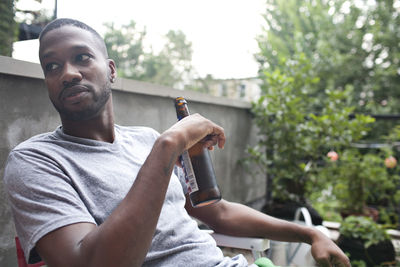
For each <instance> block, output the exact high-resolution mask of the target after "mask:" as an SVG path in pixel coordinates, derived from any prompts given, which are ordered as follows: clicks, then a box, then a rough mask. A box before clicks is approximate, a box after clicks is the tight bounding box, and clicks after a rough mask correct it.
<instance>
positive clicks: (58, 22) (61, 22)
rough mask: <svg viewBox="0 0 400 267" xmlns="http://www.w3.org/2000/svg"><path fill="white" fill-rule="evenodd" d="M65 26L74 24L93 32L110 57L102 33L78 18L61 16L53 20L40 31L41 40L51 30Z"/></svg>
mask: <svg viewBox="0 0 400 267" xmlns="http://www.w3.org/2000/svg"><path fill="white" fill-rule="evenodd" d="M63 26H74V27H77V28H81V29H83V30H86V31H88V32H90V33H92V34H93V35H94V36H95V37H96V39H97V40H98V41H99V43H100V45H101V47H102V49H103V52H104V53H105V55H106V57H108V53H107V48H106V44H105V43H104V39H103V37H101V36H100V34H99V33H98V32H97V31H96V30H95V29H93V28H92V27H90V26H89V25H87V24H85V23H83V22H82V21H79V20H76V19H69V18H59V19H55V20H53V21H51V22H50V23H49V24H47V25H46V26H45V27H44V28H43V30H42V31H41V32H40V35H39V42H41V41H42V39H43V36H45V35H46V34H47V33H48V32H49V31H52V30H55V29H58V28H61V27H63Z"/></svg>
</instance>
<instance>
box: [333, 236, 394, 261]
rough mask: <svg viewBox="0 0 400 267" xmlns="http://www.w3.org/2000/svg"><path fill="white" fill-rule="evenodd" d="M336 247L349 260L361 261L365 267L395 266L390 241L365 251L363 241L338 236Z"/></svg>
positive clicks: (372, 246)
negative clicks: (345, 253) (348, 257)
mask: <svg viewBox="0 0 400 267" xmlns="http://www.w3.org/2000/svg"><path fill="white" fill-rule="evenodd" d="M338 246H339V247H340V248H341V249H342V250H343V251H344V252H347V253H349V254H350V260H352V261H353V260H362V261H364V262H365V263H366V264H367V266H377V265H381V264H385V265H388V266H390V265H395V264H396V258H395V257H396V254H395V250H394V246H393V244H392V242H391V241H390V240H385V241H382V242H380V243H378V244H376V245H371V246H369V247H368V248H367V249H366V248H365V247H364V242H363V240H361V239H354V238H348V237H343V236H340V237H339V240H338Z"/></svg>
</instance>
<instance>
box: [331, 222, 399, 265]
mask: <svg viewBox="0 0 400 267" xmlns="http://www.w3.org/2000/svg"><path fill="white" fill-rule="evenodd" d="M339 232H340V237H339V240H338V246H339V247H340V248H341V249H342V250H343V251H345V252H347V253H348V254H350V260H351V261H352V266H382V265H384V266H394V265H395V264H396V261H395V250H394V247H393V244H392V242H391V239H390V236H389V235H388V234H387V233H386V231H385V227H384V226H383V225H380V224H377V223H376V222H374V221H373V220H372V219H371V218H370V217H365V216H349V217H347V218H346V219H344V220H343V222H342V223H341V226H340V228H339Z"/></svg>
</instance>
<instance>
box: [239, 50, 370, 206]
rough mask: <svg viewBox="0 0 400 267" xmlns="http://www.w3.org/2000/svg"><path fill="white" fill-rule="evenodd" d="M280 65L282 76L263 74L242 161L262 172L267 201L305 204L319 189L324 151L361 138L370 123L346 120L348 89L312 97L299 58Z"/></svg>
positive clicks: (309, 77)
mask: <svg viewBox="0 0 400 267" xmlns="http://www.w3.org/2000/svg"><path fill="white" fill-rule="evenodd" d="M281 64H282V71H281V70H279V69H275V71H274V72H272V73H267V72H266V73H264V74H265V77H264V79H265V80H264V85H263V87H262V94H261V97H260V98H259V100H258V101H257V102H255V103H253V108H252V112H253V114H254V121H255V123H256V124H257V126H258V128H259V136H260V140H259V142H258V143H257V145H256V146H254V147H251V148H249V149H248V158H247V159H248V160H249V161H252V162H256V163H257V164H258V165H259V166H260V168H261V170H262V171H263V172H264V173H268V180H269V181H272V183H271V184H270V187H269V188H268V189H269V190H270V191H271V192H272V199H273V200H276V201H280V202H282V201H284V202H288V201H294V202H298V203H305V202H306V200H307V198H308V197H309V196H310V194H311V193H312V192H313V191H315V190H316V189H317V188H316V185H320V186H321V188H323V187H324V186H325V185H324V184H322V183H318V173H319V168H320V167H321V166H320V162H321V161H322V159H323V158H324V157H325V155H326V153H327V151H329V150H330V148H332V147H337V146H343V145H349V144H350V143H351V142H354V141H356V140H359V139H361V138H362V137H363V136H364V135H366V133H367V132H368V124H370V123H372V122H373V121H374V120H373V119H372V118H371V117H369V116H364V115H356V116H355V117H354V118H352V119H351V118H350V115H352V113H353V112H354V107H352V106H350V105H349V99H351V97H352V89H353V88H352V87H351V86H348V87H346V88H337V89H335V90H333V89H331V88H328V89H326V90H325V91H324V92H323V94H321V93H320V92H318V93H317V92H316V90H317V88H318V87H317V85H318V83H319V82H320V81H319V79H318V77H315V76H314V74H313V70H312V68H311V65H310V62H309V61H308V60H307V59H306V57H305V56H304V54H298V55H296V57H294V58H293V59H292V60H285V59H281ZM283 70H284V71H283ZM321 95H323V97H322V98H321Z"/></svg>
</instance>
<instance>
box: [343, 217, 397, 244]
mask: <svg viewBox="0 0 400 267" xmlns="http://www.w3.org/2000/svg"><path fill="white" fill-rule="evenodd" d="M339 232H340V234H341V235H343V236H344V237H348V238H354V239H361V240H363V241H364V246H365V248H368V247H370V246H371V245H376V244H378V243H379V242H382V241H385V240H390V236H389V235H388V234H387V233H386V231H385V228H384V226H382V225H380V224H377V223H375V222H374V221H373V220H372V219H371V218H369V217H365V216H349V217H347V218H346V219H344V220H343V222H342V223H341V225H340V228H339Z"/></svg>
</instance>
